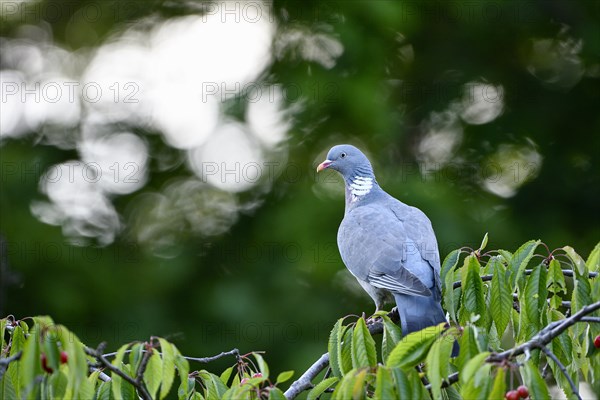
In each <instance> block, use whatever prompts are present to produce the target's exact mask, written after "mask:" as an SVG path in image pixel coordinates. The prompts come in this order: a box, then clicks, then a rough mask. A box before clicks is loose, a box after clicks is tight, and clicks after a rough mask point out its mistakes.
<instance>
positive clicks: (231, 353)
mask: <svg viewBox="0 0 600 400" xmlns="http://www.w3.org/2000/svg"><path fill="white" fill-rule="evenodd" d="M131 351H132V350H125V351H124V353H125V354H127V353H131ZM143 351H146V350H143ZM158 354H159V355H160V356H161V357H162V353H160V352H159V353H158ZM116 355H117V352H116V351H113V352H112V353H106V354H103V356H104V357H114V356H116ZM225 356H235V357H236V358H238V357H239V356H240V351H239V350H238V349H233V350H229V351H224V352H222V353H220V354H217V355H216V356H212V357H187V356H182V357H183V358H185V359H186V360H188V361H196V362H199V363H209V362H211V361H215V360H218V359H219V358H222V357H225Z"/></svg>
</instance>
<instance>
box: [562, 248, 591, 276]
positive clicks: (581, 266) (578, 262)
mask: <svg viewBox="0 0 600 400" xmlns="http://www.w3.org/2000/svg"><path fill="white" fill-rule="evenodd" d="M563 250H564V251H565V253H567V256H568V257H569V258H570V259H571V261H572V262H573V265H574V266H575V268H574V269H577V272H578V273H579V275H583V274H587V268H586V265H585V262H584V261H583V258H581V256H580V255H579V254H577V253H576V252H575V250H574V249H573V248H572V247H571V246H565V247H563Z"/></svg>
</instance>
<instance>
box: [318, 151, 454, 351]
mask: <svg viewBox="0 0 600 400" xmlns="http://www.w3.org/2000/svg"><path fill="white" fill-rule="evenodd" d="M326 168H327V169H333V170H335V171H337V172H339V173H340V174H341V175H342V177H343V178H344V181H345V184H346V211H345V213H344V219H343V220H342V223H341V224H340V227H339V230H338V237H337V242H338V247H339V250H340V255H341V256H342V260H343V261H344V264H345V265H346V267H347V268H348V269H349V270H350V272H351V273H352V275H354V276H355V277H356V279H357V280H358V282H359V283H360V285H361V286H362V287H363V289H364V290H365V291H366V292H367V293H368V294H369V296H371V298H373V300H374V301H375V306H376V308H377V311H378V310H381V308H382V306H383V304H384V302H385V301H386V300H388V299H389V298H390V297H391V296H393V298H394V300H395V301H396V306H397V308H398V313H399V315H400V322H401V327H402V334H403V335H407V334H409V333H411V332H415V331H419V330H421V329H423V328H426V327H429V326H432V325H437V324H439V323H442V322H446V317H445V314H444V311H443V310H442V307H441V304H440V299H441V284H440V259H439V252H438V246H437V241H436V238H435V233H434V232H433V228H432V226H431V222H430V221H429V218H427V216H426V215H425V214H424V213H423V212H422V211H421V210H419V209H418V208H415V207H411V206H409V205H406V204H404V203H402V202H401V201H399V200H397V199H395V198H394V197H392V196H390V195H389V194H387V193H386V192H385V191H384V190H383V189H382V188H381V187H380V186H379V184H378V183H377V180H376V179H375V175H374V174H373V168H372V166H371V163H370V162H369V160H368V159H367V157H366V156H365V155H364V154H363V153H362V152H361V151H360V150H359V149H357V148H356V147H354V146H351V145H348V144H342V145H338V146H334V147H333V148H332V149H331V150H330V151H329V153H328V154H327V159H326V160H325V161H323V162H322V163H321V164H319V166H318V167H317V172H319V171H322V170H324V169H326ZM457 350H458V348H457V347H456V346H455V352H454V353H456V352H457Z"/></svg>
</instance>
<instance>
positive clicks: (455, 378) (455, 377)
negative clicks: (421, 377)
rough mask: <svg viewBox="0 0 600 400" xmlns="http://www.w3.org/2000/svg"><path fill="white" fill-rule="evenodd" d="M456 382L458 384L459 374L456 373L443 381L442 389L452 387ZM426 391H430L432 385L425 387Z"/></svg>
mask: <svg viewBox="0 0 600 400" xmlns="http://www.w3.org/2000/svg"><path fill="white" fill-rule="evenodd" d="M456 382H458V372H454V373H453V374H450V375H448V377H447V378H446V379H444V380H443V381H442V386H441V387H442V388H447V387H448V386H451V385H453V384H455V383H456ZM425 389H427V390H430V389H431V384H429V385H427V386H425Z"/></svg>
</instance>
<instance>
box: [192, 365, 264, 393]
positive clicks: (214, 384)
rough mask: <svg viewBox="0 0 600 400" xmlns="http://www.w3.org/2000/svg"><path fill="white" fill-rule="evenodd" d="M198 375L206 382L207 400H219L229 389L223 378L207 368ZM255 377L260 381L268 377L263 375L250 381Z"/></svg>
mask: <svg viewBox="0 0 600 400" xmlns="http://www.w3.org/2000/svg"><path fill="white" fill-rule="evenodd" d="M198 377H199V378H200V379H201V380H202V383H203V384H204V387H205V388H206V393H205V394H206V395H205V397H206V399H207V400H219V399H221V398H222V397H223V395H224V394H225V392H226V391H227V386H225V385H224V384H223V382H222V381H221V379H220V378H219V377H218V376H216V375H214V374H211V373H210V372H208V371H206V370H202V371H200V372H199V373H198ZM255 379H256V380H258V381H260V382H264V381H266V380H267V378H266V377H264V376H263V377H261V378H253V379H250V381H253V380H255ZM250 381H249V384H253V382H250Z"/></svg>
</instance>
